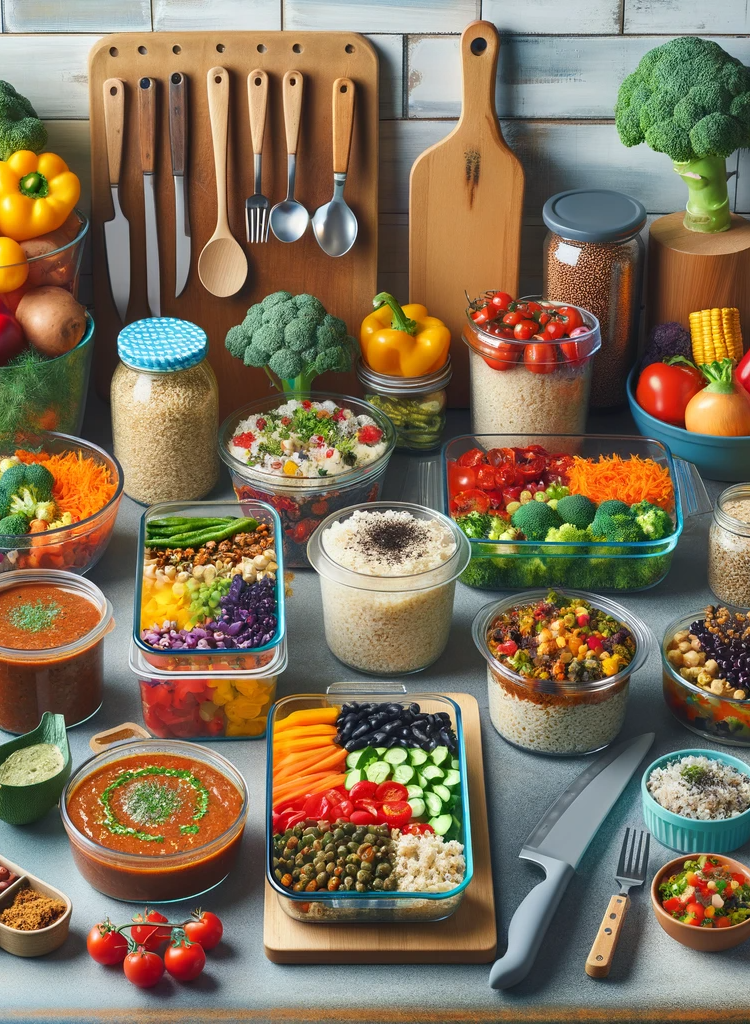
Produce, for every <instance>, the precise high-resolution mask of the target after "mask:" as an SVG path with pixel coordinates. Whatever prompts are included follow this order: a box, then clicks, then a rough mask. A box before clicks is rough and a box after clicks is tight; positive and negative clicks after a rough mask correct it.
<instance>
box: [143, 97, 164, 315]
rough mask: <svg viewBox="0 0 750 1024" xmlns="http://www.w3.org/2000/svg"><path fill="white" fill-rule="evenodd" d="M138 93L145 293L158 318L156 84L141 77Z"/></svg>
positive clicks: (153, 312) (159, 290)
mask: <svg viewBox="0 0 750 1024" xmlns="http://www.w3.org/2000/svg"><path fill="white" fill-rule="evenodd" d="M138 84H139V86H140V90H139V109H138V116H139V123H138V129H139V132H138V134H139V140H140V149H141V171H142V173H143V213H144V218H145V223H146V293H147V295H148V308H149V309H150V311H151V316H161V285H160V281H159V235H158V232H157V226H156V181H155V178H156V173H155V172H156V82H155V80H154V79H153V78H142V79H141V80H140V82H139V83H138Z"/></svg>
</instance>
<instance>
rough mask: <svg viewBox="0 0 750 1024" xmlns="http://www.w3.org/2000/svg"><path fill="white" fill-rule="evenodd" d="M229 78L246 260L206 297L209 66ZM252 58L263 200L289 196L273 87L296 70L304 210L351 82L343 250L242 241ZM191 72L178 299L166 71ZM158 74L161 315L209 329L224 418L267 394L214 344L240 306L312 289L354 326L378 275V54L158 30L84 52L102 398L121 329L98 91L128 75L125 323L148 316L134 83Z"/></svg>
mask: <svg viewBox="0 0 750 1024" xmlns="http://www.w3.org/2000/svg"><path fill="white" fill-rule="evenodd" d="M217 66H220V67H224V68H226V69H227V70H228V72H229V75H230V110H229V143H228V150H229V152H228V172H227V177H228V183H227V195H228V204H229V222H230V226H231V229H232V233H233V235H234V237H235V238H236V239H237V240H238V241H239V242H240V243H241V244H242V246H243V249H244V250H245V253H246V254H247V257H248V266H249V272H248V278H247V281H246V282H245V285H244V286H243V288H242V289H241V290H240V292H239V293H238V294H236V295H233V296H231V297H230V298H225V299H221V298H215V297H214V296H213V295H211V294H209V293H208V292H207V291H205V289H204V288H203V287H202V285H201V283H200V281H199V279H198V271H197V262H198V256H199V255H200V252H201V249H202V248H203V246H204V245H205V243H206V242H207V241H208V239H209V238H210V237H211V235H212V233H213V230H214V227H215V225H216V182H215V178H214V160H213V150H212V148H211V129H210V124H209V118H208V99H207V93H206V75H207V72H208V71H209V69H211V68H213V67H217ZM257 68H261V69H263V70H265V71H266V72H267V73H268V75H269V78H270V85H269V101H268V117H267V121H266V133H265V143H264V149H263V193H264V195H266V196H268V197H269V199H270V201H271V205H273V204H274V203H277V202H279V201H280V200H282V199H283V198H284V197H285V195H286V173H287V159H286V137H285V131H284V112H283V107H282V96H281V85H282V79H283V76H284V73H285V72H286V71H289V70H296V71H299V72H301V73H302V75H303V76H304V97H303V110H302V126H301V131H300V141H299V149H298V155H297V189H296V198H297V199H298V200H299V201H300V202H302V203H303V204H304V205H305V206H306V207H307V209H308V210H309V212H310V215H311V216H312V214H313V213H314V211H315V210H316V209H317V208H318V207H319V206H320V205H322V204H323V203H326V202H328V200H329V199H330V198H331V196H332V194H333V143H332V137H331V123H332V90H333V83H334V81H335V79H336V78H339V77H347V78H351V79H353V81H354V83H355V86H356V90H357V91H356V106H355V114H354V132H353V139H352V148H351V158H350V163H349V173H348V177H347V182H346V192H345V198H346V201H347V202H348V203H349V205H350V206H351V208H352V210H353V211H354V213H355V214H356V216H357V220H358V221H359V234H358V237H357V241H356V242H355V244H354V246H353V248H352V249H351V250H350V252H349V253H347V255H346V256H342V257H339V258H337V259H333V258H331V257H330V256H327V255H326V254H325V253H324V252H323V250H322V249H321V248H320V247H319V245H318V243H317V241H316V240H315V237H314V235H313V233H312V228H311V227H308V229H307V232H306V233H305V235H304V236H303V238H302V239H300V241H298V242H294V243H290V244H285V243H283V242H279V241H278V240H277V239H276V238H274V236H273V234H270V236H269V240H268V242H266V243H264V244H255V245H249V244H247V243H246V242H245V199H246V198H247V196H249V195H251V194H252V192H253V153H252V143H251V139H250V125H249V120H248V102H247V76H248V74H249V73H250V72H251V71H254V70H255V69H257ZM177 71H179V72H182V73H183V74H184V75H186V76H187V79H188V103H187V106H188V173H187V194H188V203H189V211H190V226H191V236H192V252H191V266H190V275H189V277H188V283H187V285H186V287H185V290H184V291H183V293H182V295H181V296H180V297H179V298H177V299H176V298H175V297H174V280H175V252H174V217H175V209H174V186H173V182H172V165H171V157H170V146H169V124H168V114H169V107H168V90H169V76H170V75H171V74H173V73H174V72H177ZM142 77H151V78H154V79H156V80H157V82H158V87H157V89H158V92H157V119H158V124H157V154H156V160H157V163H156V195H157V217H158V229H159V257H160V267H161V303H162V315H163V316H174V317H180V318H182V319H184V320H191V321H193V322H194V323H197V324H199V325H200V326H201V327H203V328H204V330H205V331H206V332H207V334H208V337H209V343H210V362H211V365H212V366H213V369H214V371H215V372H216V376H217V378H218V381H219V388H220V405H221V415H222V417H223V416H226V415H228V414H229V413H230V412H231V411H232V410H234V409H236V408H237V407H238V406H240V405H242V404H244V403H246V402H248V401H251V400H252V399H253V398H256V397H259V396H261V395H263V394H265V393H267V391H268V387H269V382H268V378H267V377H266V375H265V373H264V372H263V370H261V369H254V368H249V367H245V366H243V364H242V363H241V362H240V360H238V359H236V358H234V357H233V356H231V355H230V354H229V352H227V351H226V349H225V347H224V337H225V335H226V332H227V330H228V329H229V328H230V327H232V326H234V325H235V324H238V323H240V322H241V321H242V319H243V318H244V316H245V313H246V311H247V309H248V307H249V306H251V305H252V304H253V303H254V302H259V301H260V300H261V299H262V298H263V297H264V296H265V295H268V294H269V293H270V292H273V291H277V290H279V289H285V290H287V291H290V292H292V293H293V294H297V293H300V292H309V293H311V294H313V295H316V296H317V297H318V298H319V299H320V300H321V302H322V303H323V305H324V306H325V307H326V309H327V310H328V312H329V313H331V314H333V315H334V316H339V317H341V318H342V319H343V320H345V321H346V323H347V325H348V328H349V332H350V334H353V335H354V336H355V337H357V336H358V335H359V324H360V322H361V320H362V317H363V316H364V315H365V314H366V313H367V311H368V310H369V309H370V308H371V305H372V297H373V296H374V295H375V293H376V285H377V249H378V220H377V201H378V61H377V56H376V53H375V51H374V49H373V47H372V46H371V44H370V43H369V42H368V41H367V40H366V39H365V38H364V37H363V36H360V35H357V34H356V33H352V32H192V33H191V32H187V33H186V32H157V33H143V34H141V33H115V34H113V35H108V36H104V37H103V38H102V39H101V40H99V42H97V43H96V44H95V45H94V47H93V48H92V50H91V53H90V55H89V100H90V110H91V191H92V196H91V219H92V232H91V234H92V239H93V255H94V318H95V320H96V326H97V346H96V350H97V362H96V381H97V389H98V390H99V392H100V393H101V394H102V395H104V396H107V395H108V393H109V381H110V379H111V376H112V372H113V370H114V367H115V365H116V362H117V349H116V343H117V335H118V332H119V330H120V328H121V323H120V319H119V317H118V316H117V311H116V310H115V307H114V303H113V302H112V296H111V293H110V288H109V278H108V275H107V262H106V253H105V249H104V230H103V227H102V225H103V222H104V221H105V220H108V219H110V218H111V217H112V215H113V211H112V201H111V195H110V188H109V177H108V170H107V155H106V141H105V132H104V109H103V98H102V90H103V84H104V82H105V81H106V80H107V79H108V78H120V79H122V80H123V81H124V82H125V130H124V153H123V169H122V176H121V183H120V201H121V204H122V208H123V212H124V214H125V216H126V218H127V219H128V221H129V222H130V248H131V291H130V303H129V305H128V315H127V321H128V322H130V321H132V320H137V319H140V318H141V317H145V316H148V315H149V313H148V306H147V302H146V264H145V229H144V213H143V179H142V172H141V165H140V158H139V150H138V107H137V98H138V97H137V90H138V82H139V80H140V79H141V78H142ZM316 386H318V387H319V388H320V389H321V390H323V389H325V388H326V387H328V388H329V389H330V390H334V391H336V392H340V393H345V394H350V393H352V391H354V392H355V393H359V390H360V389H359V388H358V387H357V384H356V377H355V376H354V374H353V373H352V374H348V375H344V374H337V375H335V376H334V375H327V376H326V377H323V378H320V379H319V380H318V381H316Z"/></svg>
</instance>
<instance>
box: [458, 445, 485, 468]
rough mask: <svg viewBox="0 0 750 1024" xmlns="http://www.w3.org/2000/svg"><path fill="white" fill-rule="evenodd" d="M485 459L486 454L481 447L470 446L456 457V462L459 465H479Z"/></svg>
mask: <svg viewBox="0 0 750 1024" xmlns="http://www.w3.org/2000/svg"><path fill="white" fill-rule="evenodd" d="M486 461H487V456H486V454H485V453H484V452H483V451H482V449H481V448H471V449H470V450H469V451H468V452H464V453H463V455H459V456H458V458H457V459H456V463H457V464H458V465H459V466H479V465H481V464H482V463H484V462H486Z"/></svg>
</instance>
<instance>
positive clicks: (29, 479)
mask: <svg viewBox="0 0 750 1024" xmlns="http://www.w3.org/2000/svg"><path fill="white" fill-rule="evenodd" d="M23 483H24V487H27V488H28V489H29V491H30V492H31V494H32V496H33V498H34V500H35V501H51V500H52V488H53V487H54V484H55V478H54V477H53V476H52V474H51V473H50V471H49V470H48V469H47V467H46V466H45V465H43V464H42V463H41V462H32V463H30V464H29V465H28V466H26V472H25V474H24V478H23Z"/></svg>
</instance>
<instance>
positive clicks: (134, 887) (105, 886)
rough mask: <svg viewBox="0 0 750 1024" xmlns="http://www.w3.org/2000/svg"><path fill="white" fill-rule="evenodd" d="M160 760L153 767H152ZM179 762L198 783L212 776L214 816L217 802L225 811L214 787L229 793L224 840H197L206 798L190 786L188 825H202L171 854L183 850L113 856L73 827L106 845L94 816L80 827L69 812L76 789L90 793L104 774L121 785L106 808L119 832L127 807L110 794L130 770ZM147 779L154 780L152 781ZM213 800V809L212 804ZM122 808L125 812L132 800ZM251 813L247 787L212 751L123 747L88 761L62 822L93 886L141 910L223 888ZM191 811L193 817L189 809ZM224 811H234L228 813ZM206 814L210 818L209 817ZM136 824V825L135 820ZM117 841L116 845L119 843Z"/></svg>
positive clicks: (148, 847)
mask: <svg viewBox="0 0 750 1024" xmlns="http://www.w3.org/2000/svg"><path fill="white" fill-rule="evenodd" d="M155 755H156V761H154V760H153V758H154V756H155ZM177 759H179V763H184V762H185V761H188V762H190V766H191V767H190V772H191V774H192V776H193V777H194V779H197V781H198V782H199V783H200V782H201V778H200V776H201V774H202V772H203V771H209V770H210V772H211V778H209V779H208V789H209V796H208V800H207V803H206V806H207V807H208V810H209V811H210V809H211V808H212V806H216V802H218V804H219V806H220V807H221V805H222V803H223V801H222V799H221V797H220V794H219V791H218V789H217V786H216V783H217V782H219V783H220V784H221V786H222V788H224V789H225V790H226V789H227V787H229V792H231V795H232V800H233V802H234V803H235V804H236V805H237V808H238V809H237V811H236V812H234V810H232V811H231V813H228V814H227V815H224V817H227V819H228V823H227V825H226V827H224V828H222V830H221V831H220V832H219V834H217V835H215V836H213V838H211V839H210V840H209V841H201V838H200V827H201V826H200V821H201V813H200V812H201V792H200V788H199V787H198V786H195V783H194V782H191V781H190V780H187V781H186V782H185V784H184V787H183V788H184V790H186V791H187V795H188V796H189V797H190V798H191V799H194V800H195V804H194V805H191V806H194V807H195V812H196V813H195V814H193V816H192V819H191V820H194V819H197V822H198V824H197V825H189V826H185V827H184V828H181V829H180V834H181V835H182V836H183V839H182V840H180V843H179V845H180V846H181V847H182V848H181V849H175V850H172V849H170V847H173V846H175V845H178V844H177V843H175V842H172V841H170V840H169V839H162V840H161V841H160V840H159V839H156V840H154V839H150V840H148V841H145V842H141V843H140V846H141V847H142V850H143V852H141V851H140V850H139V851H138V852H132V851H125V850H122V849H116V848H113V847H112V846H108V845H105V843H104V842H102V841H98V840H97V839H95V838H92V837H91V836H90V835H87V834H85V833H84V832H83V831H82V830H81V828H79V826H78V825H77V824H76V820H86V821H87V822H89V823H90V825H89V828H90V830H97V829H98V830H99V834H100V835H102V836H103V837H104V838H107V835H108V832H107V827H106V825H105V824H104V823H101V822H100V821H95V820H94V816H93V815H92V814H90V813H89V814H87V815H85V818H84V819H81V816H80V814H78V813H76V812H74V811H73V809H72V808H71V804H72V803H74V802H75V801H77V799H78V798H77V795H76V791H77V790H79V787H84V788H86V789H88V788H89V787H90V786H93V785H95V784H96V783H95V780H94V779H93V778H92V777H93V776H95V774H96V773H102V774H104V775H105V778H106V779H110V778H111V779H112V781H113V782H116V783H117V785H116V786H115V789H114V790H112V789H111V790H110V796H109V800H108V806H109V807H110V808H114V811H113V813H114V817H113V819H112V820H113V824H114V825H115V826H116V827H117V826H118V825H119V824H121V822H120V821H119V819H118V817H117V815H118V813H119V814H120V816H122V813H123V811H122V807H123V803H119V804H118V803H117V802H116V799H115V798H113V796H112V795H111V794H112V793H113V792H116V788H117V786H119V782H120V780H121V779H122V776H123V774H124V772H125V771H128V770H131V766H132V764H133V763H134V762H135V763H138V764H141V763H142V764H143V766H144V767H146V768H147V767H149V766H151V765H154V764H157V763H158V762H159V761H160V760H167V763H169V761H170V760H171V761H172V762H173V763H174V762H176V761H177ZM118 762H124V764H125V765H127V767H124V769H123V771H122V772H120V773H118V772H117V767H118ZM136 770H137V769H136ZM217 775H219V776H222V779H220V780H217V778H216V776H217ZM156 777H158V775H156ZM150 778H151V776H149V779H150ZM131 780H132V774H131V779H126V780H125V784H126V785H128V786H130V783H131ZM212 780H213V781H212ZM102 785H103V782H102ZM147 785H149V786H152V787H153V782H152V781H149V782H148V783H147ZM193 788H195V789H196V795H193V794H192V793H191V792H190V791H191V789H193ZM204 788H205V787H204ZM82 792H83V790H82ZM103 792H104V791H102V793H101V794H98V790H97V789H93V797H92V799H93V801H94V805H95V806H98V805H100V804H102V803H103V800H102V797H103ZM97 794H98V795H97ZM135 796H136V795H133V794H131V798H130V806H132V805H133V803H134V802H135ZM212 800H215V801H216V802H215V803H214V804H212V803H211V801H212ZM124 803H125V805H127V800H125V802H124ZM144 803H145V804H146V806H148V801H147V800H144ZM248 807H249V795H248V789H247V785H246V783H245V780H244V779H243V777H242V775H241V774H240V773H239V772H238V771H237V769H236V768H235V767H234V765H232V764H231V762H230V761H228V760H227V759H226V758H224V757H222V756H221V755H220V754H217V753H215V752H214V751H213V750H209V749H208V748H207V747H202V746H198V745H196V744H193V743H183V742H181V741H179V740H161V739H153V740H140V741H138V742H132V743H120V744H117V745H116V746H114V747H112V748H111V749H110V750H105V751H104V752H103V753H101V754H97V755H95V756H94V757H92V758H89V760H88V761H84V763H83V764H82V765H81V766H80V767H79V769H78V770H77V771H76V772H74V774H73V775H72V776H71V777H70V779H69V780H68V784H67V785H66V787H65V790H64V792H63V795H62V798H61V800H60V814H61V816H62V821H63V825H64V827H65V831H66V833H67V835H68V841H69V843H70V849H71V852H72V854H73V860H74V862H75V865H76V867H77V868H78V870H79V871H80V873H81V874H82V875H83V877H84V878H85V879H86V881H87V882H88V883H89V885H91V886H92V887H93V888H94V889H96V890H97V891H98V892H101V893H104V895H105V896H111V897H112V898H113V899H116V900H122V901H123V902H126V903H141V904H143V903H149V904H151V903H171V902H174V901H176V900H187V899H194V898H195V897H197V896H200V895H201V894H203V893H205V892H208V890H209V889H213V888H214V886H217V885H219V883H220V882H223V881H224V879H225V878H226V877H227V875H228V874H229V871H230V870H231V868H232V866H233V865H234V863H235V861H236V859H237V854H238V852H239V848H240V843H241V841H242V833H243V832H244V829H245V822H246V820H247V814H248ZM180 810H181V809H180V808H179V807H178V808H177V811H176V812H174V808H173V807H170V808H169V811H170V813H177V814H179V813H180ZM187 810H188V812H189V810H190V807H188V808H187ZM227 810H228V811H229V809H228V808H227ZM203 813H207V812H206V811H205V810H204V812H203ZM74 818H75V819H76V820H74ZM133 820H134V821H135V820H136V819H135V818H133ZM207 820H208V819H207ZM168 821H169V816H165V817H163V816H160V820H159V822H158V823H154V824H153V826H148V825H142V826H141V827H142V828H143V829H144V830H146V831H148V830H149V828H153V829H154V830H157V829H158V828H159V827H160V826H161V827H162V828H165V827H166V824H165V823H168ZM213 831H215V829H213ZM151 834H152V835H153V834H154V833H153V832H152V833H151ZM133 839H134V840H137V839H139V837H138V836H135V837H133ZM113 841H116V837H115V839H114V840H113Z"/></svg>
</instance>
